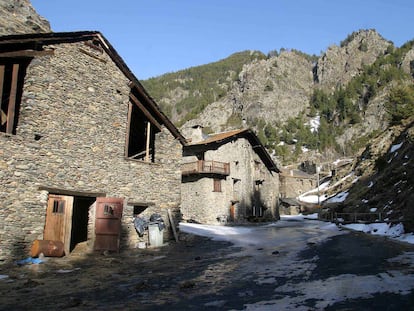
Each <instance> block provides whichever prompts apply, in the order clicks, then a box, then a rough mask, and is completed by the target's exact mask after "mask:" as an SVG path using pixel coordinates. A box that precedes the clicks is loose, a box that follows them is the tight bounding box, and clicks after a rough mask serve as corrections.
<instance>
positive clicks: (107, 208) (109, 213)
mask: <svg viewBox="0 0 414 311" xmlns="http://www.w3.org/2000/svg"><path fill="white" fill-rule="evenodd" d="M104 215H105V216H113V215H114V207H113V206H112V205H109V204H105V205H104Z"/></svg>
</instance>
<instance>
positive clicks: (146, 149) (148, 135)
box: [145, 122, 151, 162]
mask: <svg viewBox="0 0 414 311" xmlns="http://www.w3.org/2000/svg"><path fill="white" fill-rule="evenodd" d="M150 143H151V123H150V122H147V144H146V147H145V161H146V162H149V161H150V154H149V151H150Z"/></svg>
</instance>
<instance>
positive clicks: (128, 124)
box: [125, 103, 133, 157]
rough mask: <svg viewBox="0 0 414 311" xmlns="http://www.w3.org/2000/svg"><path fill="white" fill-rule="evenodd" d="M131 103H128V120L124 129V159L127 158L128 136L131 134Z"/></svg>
mask: <svg viewBox="0 0 414 311" xmlns="http://www.w3.org/2000/svg"><path fill="white" fill-rule="evenodd" d="M132 105H133V104H132V103H128V120H127V122H128V123H127V129H126V137H125V141H126V146H125V157H128V152H129V135H130V133H131V116H132Z"/></svg>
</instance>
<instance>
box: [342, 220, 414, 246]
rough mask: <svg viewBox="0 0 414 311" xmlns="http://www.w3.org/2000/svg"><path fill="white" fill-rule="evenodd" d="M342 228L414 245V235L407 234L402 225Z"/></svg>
mask: <svg viewBox="0 0 414 311" xmlns="http://www.w3.org/2000/svg"><path fill="white" fill-rule="evenodd" d="M341 227H344V228H347V229H350V230H355V231H361V232H365V233H369V234H373V235H381V236H386V237H389V238H392V239H395V240H399V241H402V242H407V243H410V244H414V235H413V234H412V233H405V231H404V226H403V224H401V223H399V224H396V225H391V224H387V223H372V224H348V225H341Z"/></svg>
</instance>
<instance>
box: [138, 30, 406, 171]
mask: <svg viewBox="0 0 414 311" xmlns="http://www.w3.org/2000/svg"><path fill="white" fill-rule="evenodd" d="M413 59H414V52H413V41H408V42H407V43H406V44H404V45H403V46H401V47H399V48H398V47H395V46H394V45H393V44H392V42H390V41H387V40H385V39H384V38H382V37H381V36H380V35H379V34H378V33H377V32H376V31H375V30H360V31H357V32H354V33H352V34H350V35H349V36H348V37H347V38H345V39H344V40H343V41H342V42H341V43H340V45H339V46H336V45H333V46H331V47H329V48H328V50H327V51H326V52H325V53H323V54H322V55H321V56H319V57H317V56H314V55H306V54H305V53H302V52H300V51H297V50H286V49H282V50H280V51H279V52H277V51H272V52H269V53H268V55H267V56H266V55H264V54H263V53H261V52H257V51H255V52H251V51H245V52H241V53H236V54H234V55H231V56H230V57H229V58H227V59H225V60H221V61H218V62H215V63H212V64H206V65H203V66H199V67H193V68H190V69H186V70H182V71H179V72H176V73H170V74H166V75H163V76H161V77H157V78H153V79H149V80H146V81H143V84H144V85H145V87H146V88H147V89H148V90H149V92H150V94H152V96H153V97H154V98H155V99H156V101H157V102H158V103H159V104H160V105H161V107H162V108H163V109H164V111H165V112H166V113H167V115H168V116H169V117H171V119H172V120H173V122H175V124H176V125H177V126H178V127H186V126H191V125H193V124H195V123H198V124H201V125H203V126H204V127H205V128H206V130H207V131H214V132H219V131H224V130H229V129H233V128H238V127H242V126H249V127H251V128H253V129H254V130H255V131H256V133H257V134H258V136H259V138H260V139H261V141H262V142H263V143H264V144H265V146H266V147H267V148H268V150H269V152H270V153H272V154H274V156H275V157H276V159H277V160H278V161H279V162H280V163H282V164H288V163H294V162H297V161H302V160H305V159H309V158H310V159H316V158H318V157H319V158H321V157H323V158H324V160H326V159H327V158H334V157H337V156H341V155H342V156H345V155H346V156H352V155H356V154H357V153H358V152H359V151H361V148H364V146H365V145H366V143H367V142H368V141H369V140H370V139H372V138H373V137H375V136H376V135H378V134H379V133H381V132H382V131H384V130H385V129H386V128H387V127H388V126H389V125H392V124H396V123H398V122H400V121H401V120H402V119H404V118H406V117H408V116H410V115H412V114H413V105H412V102H413V98H414V93H413V86H412V78H413V74H414V62H413ZM316 120H317V125H316V127H315V125H313V126H312V121H314V122H315V121H316ZM243 121H244V122H243Z"/></svg>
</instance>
